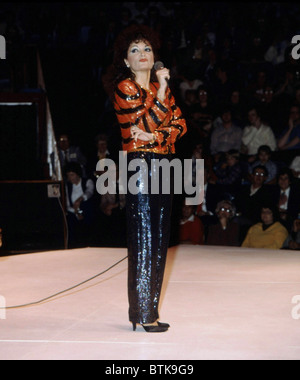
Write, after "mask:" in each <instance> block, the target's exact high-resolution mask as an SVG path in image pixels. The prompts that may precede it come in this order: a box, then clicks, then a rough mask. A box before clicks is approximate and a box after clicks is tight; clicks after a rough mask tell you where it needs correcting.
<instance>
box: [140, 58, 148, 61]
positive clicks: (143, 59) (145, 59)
mask: <svg viewBox="0 0 300 380" xmlns="http://www.w3.org/2000/svg"><path fill="white" fill-rule="evenodd" d="M147 61H148V59H147V58H142V59H140V62H147Z"/></svg>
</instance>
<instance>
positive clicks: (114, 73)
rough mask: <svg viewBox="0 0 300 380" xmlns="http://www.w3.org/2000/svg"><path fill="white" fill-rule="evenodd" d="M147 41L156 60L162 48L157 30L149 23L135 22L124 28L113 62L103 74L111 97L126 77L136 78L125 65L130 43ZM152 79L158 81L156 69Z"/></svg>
mask: <svg viewBox="0 0 300 380" xmlns="http://www.w3.org/2000/svg"><path fill="white" fill-rule="evenodd" d="M138 41H147V42H148V43H149V44H150V45H151V47H152V49H153V54H154V60H157V58H158V51H159V48H160V40H159V36H158V34H157V32H156V31H154V30H153V29H151V28H150V27H148V26H147V25H138V24H133V25H130V26H129V27H127V28H125V29H123V30H122V32H121V33H120V34H119V35H118V36H117V38H116V40H115V43H114V56H113V62H112V64H111V65H110V66H109V67H108V69H107V71H106V73H105V75H104V76H103V86H104V89H105V90H106V92H107V93H108V95H109V96H110V98H111V99H113V94H114V90H115V88H116V86H117V85H118V83H120V82H121V81H122V80H124V79H126V78H131V79H134V74H133V73H132V71H131V70H130V68H128V67H127V66H126V65H125V62H124V59H125V58H127V52H128V48H129V45H130V44H131V43H132V42H138ZM151 81H152V82H155V81H157V78H156V75H155V70H154V69H152V72H151Z"/></svg>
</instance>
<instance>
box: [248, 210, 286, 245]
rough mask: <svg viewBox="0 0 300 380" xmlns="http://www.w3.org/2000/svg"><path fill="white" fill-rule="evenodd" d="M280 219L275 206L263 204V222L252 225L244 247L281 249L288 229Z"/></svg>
mask: <svg viewBox="0 0 300 380" xmlns="http://www.w3.org/2000/svg"><path fill="white" fill-rule="evenodd" d="M278 220H279V215H278V212H277V210H276V208H275V207H273V206H267V205H265V206H263V207H262V208H261V222H260V223H257V224H255V225H254V226H252V227H250V229H249V231H248V233H247V236H246V238H245V240H244V241H243V243H242V247H246V248H269V249H281V248H282V246H283V244H284V242H285V240H286V238H287V237H288V231H287V229H286V228H285V227H284V226H283V225H282V224H281V223H280V222H279V221H278Z"/></svg>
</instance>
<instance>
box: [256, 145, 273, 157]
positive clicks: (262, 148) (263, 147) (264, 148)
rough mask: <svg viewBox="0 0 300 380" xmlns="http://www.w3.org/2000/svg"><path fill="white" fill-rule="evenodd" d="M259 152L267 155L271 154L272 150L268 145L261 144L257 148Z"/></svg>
mask: <svg viewBox="0 0 300 380" xmlns="http://www.w3.org/2000/svg"><path fill="white" fill-rule="evenodd" d="M260 152H265V153H267V154H269V155H271V154H272V150H271V148H270V147H269V145H261V146H260V147H259V148H258V153H260Z"/></svg>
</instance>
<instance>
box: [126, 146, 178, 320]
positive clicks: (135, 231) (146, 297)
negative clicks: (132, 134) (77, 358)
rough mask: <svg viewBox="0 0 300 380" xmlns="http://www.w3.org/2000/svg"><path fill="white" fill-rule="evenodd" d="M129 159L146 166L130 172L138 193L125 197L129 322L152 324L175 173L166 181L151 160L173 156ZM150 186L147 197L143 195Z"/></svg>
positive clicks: (140, 154)
mask: <svg viewBox="0 0 300 380" xmlns="http://www.w3.org/2000/svg"><path fill="white" fill-rule="evenodd" d="M127 158H128V165H129V163H130V162H131V161H132V160H134V159H138V160H141V162H142V163H143V165H142V167H140V168H137V169H136V171H134V172H131V171H128V183H129V181H130V179H131V178H132V175H134V179H135V180H136V179H137V180H136V181H135V183H136V188H137V189H138V190H139V191H138V193H137V194H132V193H131V192H130V191H129V190H128V191H127V195H126V213H127V242H128V298H129V320H130V321H131V322H135V323H141V324H145V323H153V322H155V321H156V320H157V319H158V318H159V314H158V306H159V300H160V294H161V288H162V282H163V277H164V270H165V263H166V257H167V250H168V246H169V239H170V217H171V211H172V192H173V186H172V181H173V179H172V173H170V176H169V178H167V177H166V176H163V174H162V170H161V169H160V170H158V169H157V168H155V167H151V160H153V159H155V160H156V162H158V161H157V160H159V162H161V160H162V159H167V160H168V161H170V160H171V159H172V155H164V154H157V153H152V152H133V153H128V156H127ZM145 164H146V166H145ZM146 167H147V170H145V168H146ZM137 173H138V174H137ZM154 176H157V177H155V178H159V183H160V188H159V191H158V194H153V193H152V192H153V191H151V178H152V177H154ZM162 177H163V178H162ZM162 181H165V183H166V181H170V192H169V193H168V194H162V186H161V185H162ZM147 182H148V184H147ZM147 187H148V194H143V190H145V189H146V188H147ZM144 192H145V191H144Z"/></svg>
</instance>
